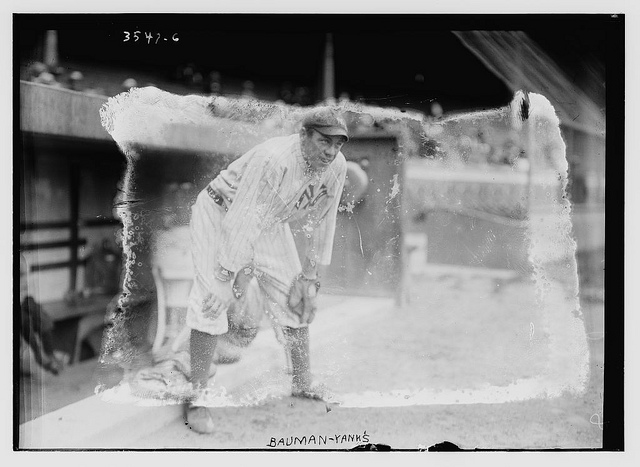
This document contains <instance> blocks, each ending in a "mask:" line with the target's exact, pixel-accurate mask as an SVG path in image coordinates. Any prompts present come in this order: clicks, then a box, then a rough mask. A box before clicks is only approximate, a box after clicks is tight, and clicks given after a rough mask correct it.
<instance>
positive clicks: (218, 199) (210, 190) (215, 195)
mask: <svg viewBox="0 0 640 467" xmlns="http://www.w3.org/2000/svg"><path fill="white" fill-rule="evenodd" d="M207 193H208V194H209V196H210V197H211V199H212V200H213V202H214V203H216V204H217V205H218V206H220V207H223V208H224V210H225V211H226V210H227V207H226V206H225V204H224V198H223V197H222V196H221V195H220V194H219V193H218V192H217V191H216V190H214V189H213V188H211V186H210V185H207Z"/></svg>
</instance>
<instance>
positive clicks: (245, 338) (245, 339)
mask: <svg viewBox="0 0 640 467" xmlns="http://www.w3.org/2000/svg"><path fill="white" fill-rule="evenodd" d="M257 335H258V328H240V327H231V328H229V332H228V333H227V339H228V340H229V342H230V343H232V344H234V345H237V346H238V347H247V346H249V344H251V342H253V340H254V339H255V338H256V336H257Z"/></svg>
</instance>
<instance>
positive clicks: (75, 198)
mask: <svg viewBox="0 0 640 467" xmlns="http://www.w3.org/2000/svg"><path fill="white" fill-rule="evenodd" d="M69 203H70V209H69V213H70V216H71V219H70V232H69V243H70V248H71V257H70V258H69V263H70V264H69V292H71V293H73V292H75V290H76V285H77V280H78V244H79V241H78V238H79V232H78V230H79V215H80V169H79V167H78V166H77V165H76V164H75V163H73V162H72V163H71V167H70V168H69Z"/></svg>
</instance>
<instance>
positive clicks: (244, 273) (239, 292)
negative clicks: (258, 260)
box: [232, 266, 254, 300]
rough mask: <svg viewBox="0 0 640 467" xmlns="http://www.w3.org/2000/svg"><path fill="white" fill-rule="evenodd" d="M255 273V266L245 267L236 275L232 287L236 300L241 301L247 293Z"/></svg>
mask: <svg viewBox="0 0 640 467" xmlns="http://www.w3.org/2000/svg"><path fill="white" fill-rule="evenodd" d="M253 271H254V268H253V266H245V267H244V268H242V269H241V270H240V271H238V273H237V274H236V277H235V280H234V281H233V287H232V291H233V297H234V298H235V299H236V300H240V299H241V298H242V297H243V296H244V295H245V293H246V292H247V289H248V288H249V284H250V283H251V279H252V278H253Z"/></svg>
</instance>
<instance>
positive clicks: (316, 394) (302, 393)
mask: <svg viewBox="0 0 640 467" xmlns="http://www.w3.org/2000/svg"><path fill="white" fill-rule="evenodd" d="M291 395H292V396H293V397H301V398H304V399H313V400H318V401H324V402H333V401H334V400H335V398H336V397H335V394H334V393H333V391H331V390H330V389H329V387H328V386H327V385H325V384H324V383H318V382H313V383H311V384H309V385H308V386H306V387H296V386H294V387H293V388H292V389H291Z"/></svg>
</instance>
